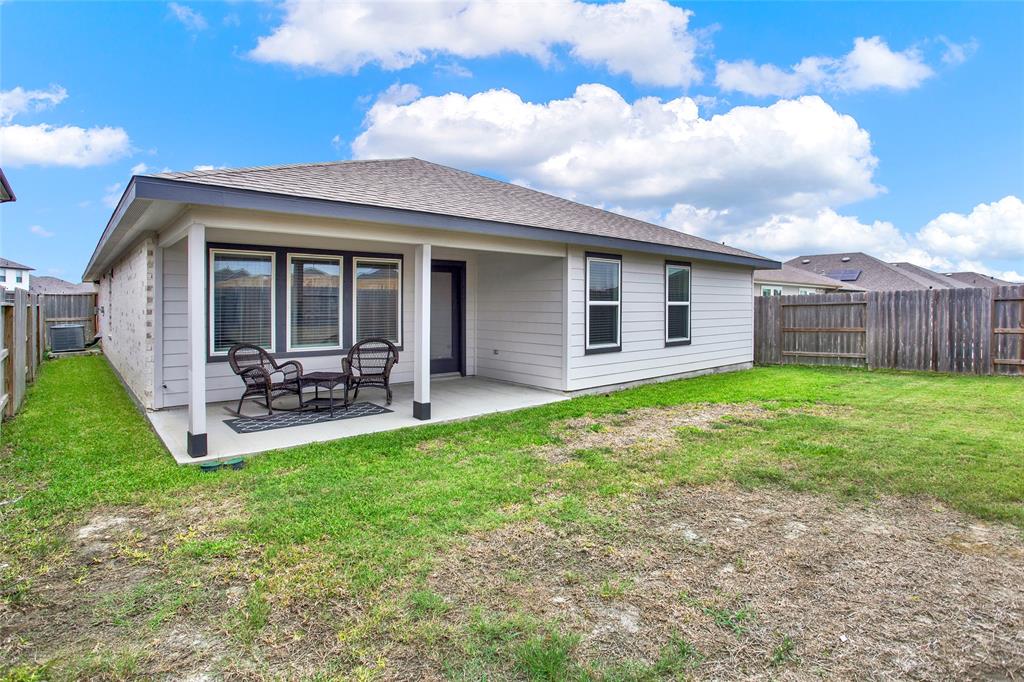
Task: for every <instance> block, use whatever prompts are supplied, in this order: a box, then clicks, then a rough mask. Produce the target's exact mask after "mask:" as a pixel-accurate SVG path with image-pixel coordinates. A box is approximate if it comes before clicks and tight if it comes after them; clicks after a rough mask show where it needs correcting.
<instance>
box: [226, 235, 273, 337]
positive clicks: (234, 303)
mask: <svg viewBox="0 0 1024 682" xmlns="http://www.w3.org/2000/svg"><path fill="white" fill-rule="evenodd" d="M273 271H274V259H273V256H271V255H269V254H268V255H260V254H240V253H217V252H215V253H214V255H213V350H214V352H223V351H226V350H228V349H229V348H230V347H231V346H233V345H234V344H236V343H252V344H256V345H257V346H261V347H263V348H267V349H271V348H270V346H271V339H272V334H273V309H272V300H273V281H272V280H273ZM271 350H272V349H271Z"/></svg>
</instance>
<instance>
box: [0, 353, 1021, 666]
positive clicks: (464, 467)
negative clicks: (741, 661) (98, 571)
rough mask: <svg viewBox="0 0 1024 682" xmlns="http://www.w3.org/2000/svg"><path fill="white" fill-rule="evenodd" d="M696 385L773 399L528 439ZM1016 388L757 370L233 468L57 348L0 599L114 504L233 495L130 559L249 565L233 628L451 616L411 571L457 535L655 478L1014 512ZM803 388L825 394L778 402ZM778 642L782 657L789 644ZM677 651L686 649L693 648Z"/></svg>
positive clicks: (547, 636) (127, 608) (3, 461)
mask: <svg viewBox="0 0 1024 682" xmlns="http://www.w3.org/2000/svg"><path fill="white" fill-rule="evenodd" d="M694 402H712V403H736V402H742V403H755V404H760V405H762V406H764V407H766V408H767V409H770V410H774V411H775V415H776V417H775V418H773V419H768V420H760V421H757V420H755V421H741V420H733V421H729V422H728V423H726V424H723V425H722V428H714V429H711V430H706V431H702V430H697V429H680V430H679V431H678V440H677V445H676V446H675V447H673V448H671V449H670V450H669V451H667V452H658V453H637V454H635V455H634V454H633V453H631V455H630V456H629V457H618V456H616V454H615V453H614V452H613V451H611V450H610V449H598V450H589V451H580V452H578V453H575V455H574V456H573V457H572V465H571V466H562V467H559V466H557V465H553V464H550V463H548V462H547V461H546V460H544V459H543V458H541V457H538V456H536V455H535V454H534V453H533V451H532V448H533V447H534V446H538V445H545V444H550V443H557V442H558V439H559V436H558V429H557V428H556V423H557V422H560V421H562V420H566V419H571V418H577V417H581V416H585V415H592V416H594V417H603V416H608V417H609V419H611V418H613V417H614V415H621V414H624V413H626V412H627V411H628V410H630V409H633V408H639V407H651V406H669V405H676V404H681V403H694ZM1021 405H1024V380H1018V379H1014V378H1002V377H971V376H951V375H938V374H921V373H899V372H863V371H855V370H844V369H829V368H800V367H777V368H758V369H755V370H752V371H748V372H741V373H734V374H721V375H713V376H707V377H702V378H698V379H691V380H687V381H677V382H669V383H664V384H657V385H651V386H644V387H639V388H635V389H631V390H627V391H622V392H619V393H615V394H612V395H609V396H586V397H580V398H577V399H574V400H570V401H565V402H561V403H555V404H552V405H547V406H543V407H538V408H533V409H528V410H522V411H519V412H514V413H506V414H499V415H493V416H487V417H482V418H479V419H475V420H472V421H468V422H462V423H456V424H433V425H427V426H424V427H420V428H416V429H405V430H400V431H393V432H388V433H382V434H373V435H367V436H360V437H355V438H350V439H346V440H343V441H336V442H332V443H318V444H311V445H307V446H303V447H300V448H295V449H292V450H287V451H279V452H273V453H267V454H264V455H260V456H258V457H253V458H251V459H250V460H249V462H248V466H247V467H246V468H245V469H244V470H241V471H222V472H218V473H216V474H201V473H200V472H199V471H198V470H197V469H195V468H191V467H179V466H176V465H175V464H174V462H173V460H172V458H171V457H170V456H169V455H168V454H167V453H166V452H165V451H164V449H163V447H162V446H161V444H160V443H159V441H158V440H157V438H156V436H155V435H154V433H153V432H152V431H151V430H150V428H149V426H148V424H147V423H146V421H145V420H144V418H143V417H142V416H141V415H140V414H139V413H138V411H137V410H136V409H135V407H134V406H133V405H132V403H131V402H130V400H129V398H128V397H127V396H126V394H125V392H124V391H123V390H122V388H121V386H120V385H119V383H118V381H117V379H116V378H115V377H114V375H113V373H112V372H111V371H110V369H109V367H108V366H107V364H106V361H105V360H104V359H103V358H101V357H82V358H71V359H64V360H57V361H51V362H47V363H46V364H45V365H44V366H43V367H42V371H41V373H40V376H39V379H38V381H37V382H36V384H35V385H34V386H32V387H31V388H30V390H29V395H28V398H27V401H26V403H25V406H24V409H23V410H22V412H21V414H19V415H18V417H17V418H16V419H15V420H13V421H11V422H9V423H7V424H5V425H4V426H3V435H2V442H3V447H4V451H3V454H0V501H8V504H7V505H5V506H4V507H0V543H3V545H4V547H5V550H6V551H5V554H6V555H8V556H10V557H11V559H10V560H5V561H8V563H9V565H8V566H6V567H4V568H3V569H2V570H0V598H2V599H4V600H5V601H8V602H14V601H17V600H19V599H23V598H24V593H25V590H26V589H27V588H26V585H31V581H32V580H33V577H32V576H34V575H36V574H38V573H39V572H40V571H41V570H45V568H46V566H48V565H51V564H53V565H56V564H58V563H59V562H60V561H61V557H66V556H67V554H68V551H69V549H68V546H69V542H70V541H69V536H70V534H69V529H71V528H74V527H76V526H77V525H81V524H82V523H84V522H85V520H86V519H87V518H88V517H89V515H90V513H93V510H97V509H102V508H109V507H144V508H147V509H151V510H166V509H177V508H180V507H181V506H182V505H183V504H185V505H187V504H202V505H210V506H211V507H212V508H222V507H224V508H229V509H232V510H236V511H237V512H238V514H237V518H232V519H228V520H226V521H218V520H217V519H216V515H213V517H212V518H211V519H210V522H209V523H210V524H211V529H212V530H211V531H210V532H208V533H205V534H199V535H197V536H195V537H186V538H180V539H177V540H175V541H174V542H173V543H171V545H173V546H170V545H169V546H168V547H166V548H164V550H162V553H161V551H156V553H155V554H153V551H155V550H153V551H151V552H150V555H147V556H148V557H149V558H148V559H147V558H145V557H140V559H139V560H140V561H143V560H148V561H153V562H157V563H159V562H163V567H164V568H165V569H167V568H168V567H172V568H173V569H174V570H175V571H183V572H188V571H189V570H190V569H191V568H194V567H197V566H210V565H217V566H225V567H229V568H231V570H235V571H236V572H237V573H238V574H239V575H242V576H243V577H244V579H245V581H247V584H249V585H250V590H249V592H248V593H247V594H248V596H247V597H246V598H245V599H244V600H243V601H242V603H241V604H239V605H237V606H235V607H234V608H233V610H232V611H231V613H229V614H226V615H225V617H226V618H227V620H228V621H229V622H230V623H231V624H232V627H234V628H235V630H237V633H236V634H237V637H238V638H239V639H241V640H243V641H244V642H246V643H247V644H248V643H252V642H254V641H255V640H256V639H257V638H258V637H259V636H260V633H261V632H262V631H264V630H265V628H266V624H267V621H268V614H269V612H270V610H271V604H273V603H277V602H278V601H280V600H282V599H285V600H287V599H294V598H300V597H301V598H307V599H312V600H322V599H328V598H330V597H331V596H332V595H337V594H341V593H345V594H356V595H372V596H379V595H381V594H382V593H384V592H386V591H387V590H388V589H395V585H399V584H402V583H403V581H410V584H414V585H417V586H418V587H415V588H414V589H415V590H418V591H415V592H410V593H406V594H405V595H404V596H403V597H402V603H403V604H405V605H406V606H405V607H404V608H399V609H398V610H400V611H403V612H411V613H412V614H413V615H414V617H416V618H419V619H421V620H424V619H427V620H429V619H432V618H433V617H434V616H438V615H443V613H444V611H445V609H446V608H447V606H446V604H445V602H444V600H443V599H440V596H439V595H435V594H433V593H431V592H430V591H429V590H425V589H423V588H422V582H421V581H422V578H423V576H425V575H426V574H427V573H428V572H429V571H430V567H431V564H432V562H433V561H434V559H435V557H436V556H438V555H439V553H441V552H442V551H445V550H446V549H447V548H448V547H450V546H451V542H452V541H453V540H454V539H457V538H459V537H462V536H463V535H464V534H466V533H467V532H470V531H475V530H485V529H489V528H495V527H498V526H500V525H502V524H505V523H508V522H510V521H514V520H521V519H531V518H537V519H541V520H543V521H544V522H546V523H548V524H550V525H553V526H556V527H557V526H558V525H559V524H589V525H591V526H594V527H600V526H602V524H604V525H606V526H607V527H608V528H614V525H615V519H614V518H613V517H611V516H609V515H608V514H605V513H604V512H603V509H604V506H605V505H603V503H602V502H601V501H602V500H603V499H606V498H612V497H617V496H621V495H630V494H633V493H647V492H651V491H656V490H657V489H658V488H659V487H663V486H673V485H688V484H701V483H708V482H714V481H720V480H729V481H734V482H736V483H738V484H740V485H741V486H760V485H773V486H781V487H787V488H791V489H795V490H804V491H814V492H819V493H825V494H832V495H836V496H838V497H843V498H868V499H869V498H871V497H874V496H878V495H882V494H898V495H928V496H934V497H935V498H938V499H939V500H942V501H943V502H945V503H947V504H949V505H951V506H953V507H955V508H958V509H960V510H963V511H965V512H968V513H971V514H974V515H976V516H978V517H981V518H984V519H994V520H1003V521H1007V522H1010V523H1012V524H1015V525H1017V526H1018V527H1021V528H1024V438H1021V435H1020V434H1021V433H1024V410H1022V409H1021ZM812 406H817V407H818V408H819V409H815V410H814V411H807V410H805V411H803V412H801V411H800V410H790V408H807V407H812ZM822 406H824V407H826V408H829V409H820V408H821V407H822ZM606 421H607V420H606ZM609 423H611V422H609ZM602 428H603V427H600V426H598V427H593V430H594V431H595V432H601V431H602ZM427 441H430V442H431V445H430V447H423V444H424V443H425V442H427ZM551 493H557V495H551ZM12 501H13V502H12ZM196 501H198V502H196ZM218 524H219V525H218ZM214 531H216V532H214ZM225 570H228V568H225ZM26 576H27V577H26ZM573 579H574V577H573V576H567V577H566V580H567V582H569V581H571V580H573ZM575 579H578V578H575ZM257 586H258V587H257ZM175 589H176V590H178V591H179V592H180V590H181V588H180V586H179V587H177V588H175ZM597 590H598V592H599V593H600V595H601V596H602V597H604V598H607V599H616V598H619V597H621V596H622V594H624V593H625V592H626V591H628V584H627V583H624V582H618V581H611V580H610V581H608V582H607V584H603V585H600V586H598V587H597ZM410 594H411V595H412V596H410ZM136 597H137V595H136ZM179 599H184V598H183V597H180V596H175V595H174V594H171V595H169V596H168V595H163V596H151V597H148V598H147V599H143V600H142V601H141V602H139V600H138V599H137V598H135V597H132V596H131V595H128V596H125V597H123V598H122V601H121V602H118V603H111V604H107V605H106V606H107V608H110V609H112V610H113V611H115V612H117V613H128V614H131V613H134V609H135V608H136V606H137V602H138V603H141V604H143V606H145V604H149V603H152V604H153V605H154V606H152V607H149V611H148V613H147V615H146V617H147V618H149V619H153V618H157V620H158V621H159V620H160V619H162V618H164V617H168V616H167V614H168V613H170V612H171V611H173V610H174V609H178V608H186V607H187V606H188V604H187V603H185V602H180V601H179ZM126 600H127V601H126ZM144 610H145V608H144ZM169 610H170V611H169ZM725 615H729V614H725ZM732 615H733V616H735V615H736V614H734V613H733V614H732ZM723 618H725V620H724V621H723V623H724V625H723V627H728V628H733V627H734V626H735V627H736V628H740V629H741V628H742V627H743V618H739V617H728V618H726V617H725V616H723ZM572 637H573V635H572V634H571V633H570V634H566V635H564V636H563V635H557V634H552V632H551V631H547V630H544V631H541V630H536V629H534V630H533V631H532V632H530V633H529V634H521V636H517V637H516V638H515V641H514V642H512V643H511V644H503V645H502V646H501V647H499V648H500V649H501V651H504V652H505V654H506V655H508V656H510V657H512V659H514V660H515V661H518V663H517V664H516V665H517V666H518V668H517V669H518V670H520V672H521V673H522V674H523V675H525V676H527V677H530V678H534V679H562V678H563V677H564V676H565V675H569V674H576V673H575V672H573V671H574V670H575V669H574V668H572V666H570V665H569V663H568V662H567V660H568V659H569V658H571V655H570V652H571V650H572V647H573V646H574V641H575V640H573V639H572ZM478 639H479V638H478ZM680 641H682V640H680ZM480 646H482V647H484V648H485V649H486V645H483V644H481V645H480ZM780 647H782V648H781V649H780V651H779V652H777V653H778V655H777V656H773V659H778V662H779V663H781V662H783V661H784V660H786V659H787V658H788V656H789V654H790V652H789V651H787V650H785V647H784V646H783V645H780ZM484 653H486V652H484ZM669 653H671V652H669ZM678 653H679V655H678V656H677V658H680V660H681V661H682V663H679V665H681V666H683V667H686V666H689V665H691V664H692V663H693V659H694V658H695V656H696V654H695V653H693V652H691V653H689V654H688V653H687V652H686V651H681V652H678ZM121 654H124V652H121V653H120V654H118V653H117V652H115V653H114V654H110V655H107V654H103V655H99V654H97V655H96V656H99V658H96V656H94V657H93V658H92V659H89V660H86V659H82V662H81V665H83V666H86V667H87V668H88V667H89V666H99V667H104V666H106V667H111V668H113V669H116V670H124V669H130V668H131V666H132V665H134V662H135V661H136V658H135V655H134V654H131V655H128V654H124V655H121ZM481 655H483V654H481ZM666 655H668V654H666ZM563 659H564V660H563ZM0 663H2V662H0ZM665 665H668V664H667V663H666V664H665ZM672 665H673V666H676V664H672ZM676 667H678V666H676ZM90 669H91V668H90ZM577 672H578V671H577ZM19 674H21V673H19Z"/></svg>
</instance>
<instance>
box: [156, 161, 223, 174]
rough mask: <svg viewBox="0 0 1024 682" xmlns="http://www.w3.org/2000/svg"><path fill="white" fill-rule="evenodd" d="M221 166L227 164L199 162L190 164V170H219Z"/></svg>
mask: <svg viewBox="0 0 1024 682" xmlns="http://www.w3.org/2000/svg"><path fill="white" fill-rule="evenodd" d="M222 168H227V166H213V165H211V164H208V163H200V164H198V165H195V166H192V170H197V171H211V170H220V169H222ZM164 172H166V171H164Z"/></svg>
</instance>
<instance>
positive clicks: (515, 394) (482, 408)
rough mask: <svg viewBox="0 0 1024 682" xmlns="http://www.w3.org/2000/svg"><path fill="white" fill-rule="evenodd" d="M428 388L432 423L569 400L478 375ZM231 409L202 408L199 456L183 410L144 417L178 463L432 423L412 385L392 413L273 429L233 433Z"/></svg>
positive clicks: (380, 400)
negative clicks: (416, 405) (417, 406)
mask: <svg viewBox="0 0 1024 682" xmlns="http://www.w3.org/2000/svg"><path fill="white" fill-rule="evenodd" d="M431 389H432V390H431V420H430V421H431V422H446V421H456V420H459V419H467V418H470V417H476V416H479V415H484V414H490V413H494V412H507V411H510V410H515V409H519V408H523V407H533V406H536V405H545V404H547V403H553V402H557V401H560V400H566V399H567V396H566V395H565V394H563V393H558V392H555V391H547V390H543V389H538V388H531V387H529V386H523V385H519V384H512V383H508V382H504V381H495V380H492V379H484V378H482V377H459V376H453V377H434V378H433V381H432V387H431ZM364 402H369V403H372V404H374V405H379V406H384V392H383V391H381V390H376V389H372V388H370V389H365V390H364V391H362V392H360V395H359V403H364ZM229 405H230V406H232V407H233V404H232V403H229V402H228V403H208V404H207V405H206V413H205V418H206V426H207V429H208V431H207V433H208V434H209V440H208V443H209V451H208V452H207V454H206V455H204V456H202V457H192V456H190V455H189V453H188V451H187V442H186V441H187V438H186V432H187V430H188V424H189V410H188V408H187V407H176V408H167V409H163V410H157V411H152V412H149V413H148V416H149V420H150V423H152V425H153V428H154V429H155V430H156V432H157V434H158V435H159V436H160V439H161V440H162V441H163V442H164V445H166V446H167V449H168V450H170V452H171V454H172V455H173V456H174V459H175V461H177V462H178V463H179V464H196V463H202V462H207V461H213V460H221V459H227V458H231V457H237V456H239V455H250V454H254V453H257V452H264V451H267V450H276V449H278V448H288V447H294V446H296V445H303V444H306V443H313V442H319V441H328V440H335V439H337V438H346V437H348V436H358V435H362V434H365V433H376V432H379V431H391V430H394V429H401V428H404V427H407V426H418V425H423V424H428V423H430V422H424V421H422V420H420V419H417V418H415V417H414V416H413V384H412V383H403V384H396V385H395V386H394V401H393V402H392V404H391V405H390V406H387V407H388V409H389V410H391V412H386V413H383V414H374V415H371V416H362V417H356V418H352V419H337V420H334V421H324V422H319V423H315V424H305V425H301V426H289V427H286V428H276V429H272V430H267V431H260V432H257V433H236V432H235V431H234V430H233V429H232V428H231V427H230V426H229V425H228V423H227V422H228V421H230V420H232V419H234V418H235V415H232V414H230V413H229V412H228V411H227V410H226V409H225V408H226V407H227V406H229ZM259 412H260V409H259V408H258V407H257V406H255V405H247V406H246V410H245V413H246V414H253V415H256V414H259ZM337 412H338V414H342V413H343V412H344V408H338V409H337Z"/></svg>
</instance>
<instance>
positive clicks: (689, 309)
mask: <svg viewBox="0 0 1024 682" xmlns="http://www.w3.org/2000/svg"><path fill="white" fill-rule="evenodd" d="M670 265H675V266H678V267H684V268H686V270H687V272H689V282H688V284H689V294H690V298H689V300H688V301H687V303H688V305H687V306H686V308H687V310H686V313H687V316H686V317H687V319H686V327H687V330H688V331H689V332H690V335H689V336H688V337H687V338H685V339H677V340H675V341H671V340H669V338H668V305H669V301H668V267H669V266H670ZM661 274H662V277H663V278H664V280H665V286H664V287H663V290H664V293H665V305H664V309H663V310H662V314H663V315H664V317H665V333H664V335H663V336H662V338H663V339H664V341H665V348H672V347H674V346H689V345H690V344H691V343H693V263H691V262H690V261H685V260H666V261H665V264H664V265H663V266H662V269H661Z"/></svg>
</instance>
